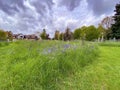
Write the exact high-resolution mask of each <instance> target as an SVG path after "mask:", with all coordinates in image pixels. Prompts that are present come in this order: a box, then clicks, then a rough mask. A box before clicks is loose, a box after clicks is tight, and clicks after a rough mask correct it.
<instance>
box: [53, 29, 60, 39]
mask: <svg viewBox="0 0 120 90" xmlns="http://www.w3.org/2000/svg"><path fill="white" fill-rule="evenodd" d="M59 38H60V32H59V31H57V30H56V31H55V35H54V39H55V40H59Z"/></svg>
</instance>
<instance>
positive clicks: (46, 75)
mask: <svg viewBox="0 0 120 90" xmlns="http://www.w3.org/2000/svg"><path fill="white" fill-rule="evenodd" d="M112 44H113V43H112ZM116 44H117V45H114V46H112V47H111V46H108V45H106V44H104V43H101V44H98V45H99V46H97V45H96V44H93V43H85V45H84V46H81V42H80V41H72V42H63V41H40V42H39V41H17V42H11V43H9V44H5V45H4V46H1V47H0V90H119V89H120V86H119V85H120V79H119V78H120V59H119V55H120V47H118V44H120V43H116Z"/></svg>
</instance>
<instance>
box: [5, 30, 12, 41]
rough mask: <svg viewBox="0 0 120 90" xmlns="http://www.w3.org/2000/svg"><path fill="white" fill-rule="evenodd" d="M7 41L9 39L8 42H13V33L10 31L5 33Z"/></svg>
mask: <svg viewBox="0 0 120 90" xmlns="http://www.w3.org/2000/svg"><path fill="white" fill-rule="evenodd" d="M6 33H7V39H9V40H10V41H12V40H13V33H12V32H11V31H7V32H6Z"/></svg>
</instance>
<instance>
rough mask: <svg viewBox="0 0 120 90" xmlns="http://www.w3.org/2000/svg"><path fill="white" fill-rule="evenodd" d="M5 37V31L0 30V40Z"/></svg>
mask: <svg viewBox="0 0 120 90" xmlns="http://www.w3.org/2000/svg"><path fill="white" fill-rule="evenodd" d="M6 39H7V34H6V32H5V31H3V30H0V40H2V41H4V40H6Z"/></svg>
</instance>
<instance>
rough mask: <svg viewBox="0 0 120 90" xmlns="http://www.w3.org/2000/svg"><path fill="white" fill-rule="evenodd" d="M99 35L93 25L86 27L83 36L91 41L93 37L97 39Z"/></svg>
mask: <svg viewBox="0 0 120 90" xmlns="http://www.w3.org/2000/svg"><path fill="white" fill-rule="evenodd" d="M98 37H99V32H98V30H97V28H96V27H95V26H93V25H91V26H89V27H87V30H86V31H85V38H86V40H88V41H93V40H95V39H98Z"/></svg>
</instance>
